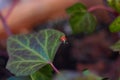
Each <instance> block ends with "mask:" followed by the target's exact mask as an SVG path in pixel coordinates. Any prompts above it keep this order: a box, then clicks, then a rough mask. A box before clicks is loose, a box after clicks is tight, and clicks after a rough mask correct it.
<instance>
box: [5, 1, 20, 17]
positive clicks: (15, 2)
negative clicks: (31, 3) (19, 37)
mask: <svg viewBox="0 0 120 80" xmlns="http://www.w3.org/2000/svg"><path fill="white" fill-rule="evenodd" d="M18 1H19V0H14V2H13V3H12V6H11V7H10V9H9V10H8V13H7V15H6V16H5V18H6V19H7V18H8V17H9V15H10V14H11V12H12V11H13V9H14V7H15V6H16V4H17V3H18Z"/></svg>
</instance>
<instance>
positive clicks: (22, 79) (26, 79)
mask: <svg viewBox="0 0 120 80" xmlns="http://www.w3.org/2000/svg"><path fill="white" fill-rule="evenodd" d="M7 80H31V78H30V77H10V78H9V79H7Z"/></svg>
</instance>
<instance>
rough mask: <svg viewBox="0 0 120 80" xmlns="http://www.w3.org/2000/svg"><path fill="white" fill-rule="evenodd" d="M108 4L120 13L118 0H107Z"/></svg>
mask: <svg viewBox="0 0 120 80" xmlns="http://www.w3.org/2000/svg"><path fill="white" fill-rule="evenodd" d="M107 2H108V4H109V5H110V6H111V7H112V8H114V9H115V10H116V11H118V12H119V13H120V0H107Z"/></svg>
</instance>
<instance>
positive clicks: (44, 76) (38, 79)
mask: <svg viewBox="0 0 120 80" xmlns="http://www.w3.org/2000/svg"><path fill="white" fill-rule="evenodd" d="M52 76H53V75H52V68H51V66H50V65H47V66H45V67H43V68H42V69H40V70H39V71H37V72H35V73H34V74H32V75H31V79H32V80H52Z"/></svg>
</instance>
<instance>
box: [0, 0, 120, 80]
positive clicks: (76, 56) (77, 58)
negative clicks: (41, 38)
mask: <svg viewBox="0 0 120 80" xmlns="http://www.w3.org/2000/svg"><path fill="white" fill-rule="evenodd" d="M76 2H81V3H83V4H85V5H86V6H87V8H90V7H91V6H95V5H103V6H106V7H108V5H107V3H106V0H59V1H58V0H0V10H1V14H2V16H3V17H5V19H6V22H7V24H8V25H9V28H10V30H11V31H12V33H13V34H24V33H30V32H34V31H35V32H37V31H39V30H41V29H46V28H53V29H57V30H60V31H62V32H64V33H65V34H66V36H67V43H66V44H61V46H60V48H59V49H58V51H57V54H56V57H55V60H54V64H55V66H56V67H57V68H58V69H60V70H74V71H78V72H82V71H84V70H86V69H89V70H90V71H93V72H95V73H97V74H98V75H100V76H102V77H107V78H109V80H118V77H119V76H120V69H119V67H120V64H119V63H120V56H119V52H113V51H112V50H111V49H110V48H109V47H110V46H111V45H112V44H114V43H115V42H116V41H117V40H119V38H120V36H119V33H111V32H110V31H109V29H108V26H109V24H110V23H111V22H112V21H113V20H114V18H115V15H113V14H112V13H109V12H107V11H105V10H96V11H94V12H92V14H94V15H95V16H96V17H97V23H98V24H97V26H96V29H95V31H94V32H93V33H92V34H90V35H87V34H84V33H81V34H72V31H71V28H70V24H69V20H68V15H67V14H66V12H65V10H66V8H68V7H70V6H71V5H73V4H75V3H76ZM8 13H9V14H8ZM6 15H9V16H7V17H6ZM7 38H8V35H7V34H6V32H5V30H4V27H3V24H2V21H1V20H0V80H6V78H7V77H9V76H11V75H12V74H11V73H10V72H9V71H8V70H6V69H5V66H6V63H7V60H8V58H9V57H8V55H7V52H6V40H7Z"/></svg>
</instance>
